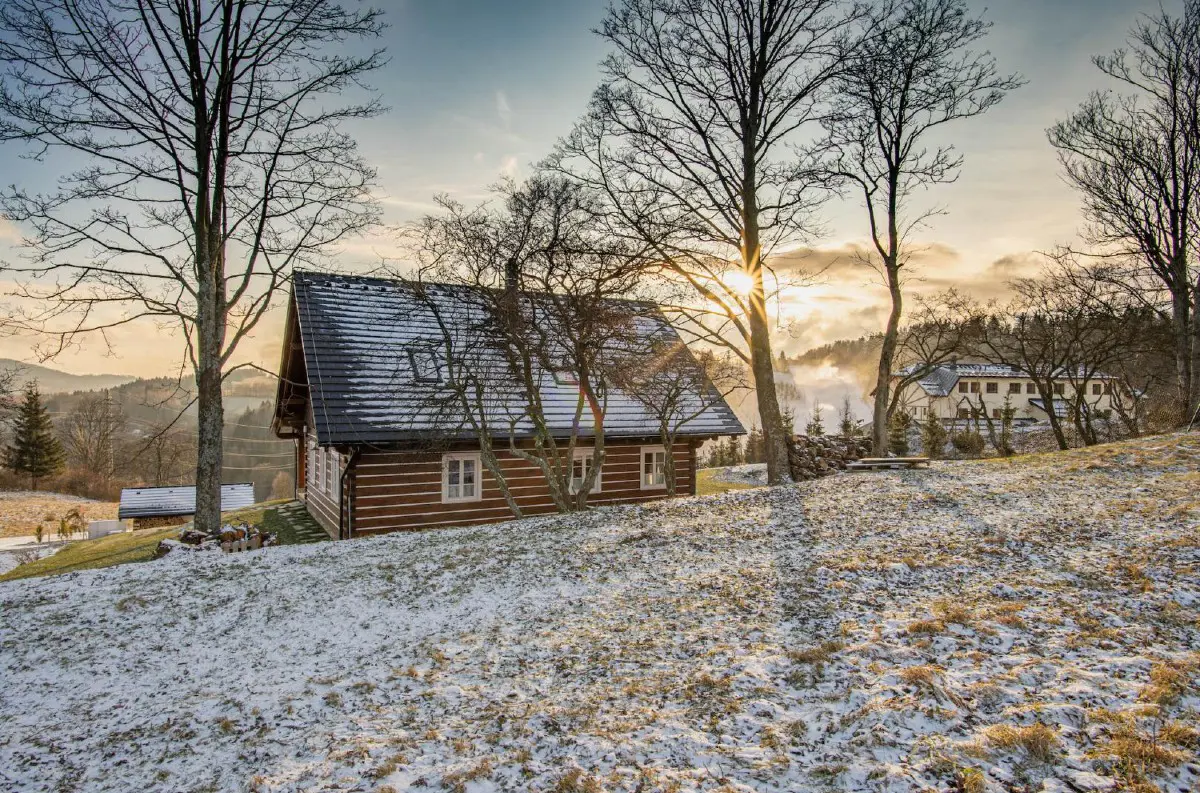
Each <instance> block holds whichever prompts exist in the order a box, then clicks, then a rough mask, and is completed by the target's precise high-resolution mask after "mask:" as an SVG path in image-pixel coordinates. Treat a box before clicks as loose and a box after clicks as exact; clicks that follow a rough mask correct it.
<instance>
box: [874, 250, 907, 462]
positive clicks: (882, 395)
mask: <svg viewBox="0 0 1200 793" xmlns="http://www.w3.org/2000/svg"><path fill="white" fill-rule="evenodd" d="M887 277H888V291H889V292H890V293H891V298H892V310H891V313H890V314H888V324H887V329H886V330H885V331H884V334H883V345H882V346H881V347H880V350H879V369H878V371H877V373H876V376H875V404H874V406H873V411H872V416H871V420H872V422H873V425H872V427H871V436H872V438H871V440H872V446H873V447H874V451H875V456H876V457H885V456H887V453H888V425H889V423H890V419H891V407H892V405H891V400H890V398H889V397H890V394H891V386H892V365H893V364H894V363H895V360H896V347H897V346H898V345H899V340H900V317H901V316H902V315H903V312H904V296H903V294H902V293H901V291H900V272H899V269H898V268H897V267H896V266H894V265H891V264H889V265H888V266H887Z"/></svg>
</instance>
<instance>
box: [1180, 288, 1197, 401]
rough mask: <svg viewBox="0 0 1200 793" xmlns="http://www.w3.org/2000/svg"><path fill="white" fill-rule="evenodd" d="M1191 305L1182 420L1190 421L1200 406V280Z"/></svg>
mask: <svg viewBox="0 0 1200 793" xmlns="http://www.w3.org/2000/svg"><path fill="white" fill-rule="evenodd" d="M1193 289H1194V294H1193V299H1192V304H1191V305H1190V306H1188V311H1189V312H1190V317H1189V318H1190V320H1191V326H1192V327H1191V339H1190V342H1191V359H1190V361H1189V364H1190V365H1189V368H1188V372H1187V375H1188V385H1189V386H1190V387H1189V389H1188V404H1187V415H1186V416H1184V419H1185V420H1187V421H1189V422H1190V421H1191V420H1192V418H1193V417H1194V416H1195V415H1196V411H1197V409H1198V406H1200V280H1197V282H1196V284H1195V286H1194V288H1193Z"/></svg>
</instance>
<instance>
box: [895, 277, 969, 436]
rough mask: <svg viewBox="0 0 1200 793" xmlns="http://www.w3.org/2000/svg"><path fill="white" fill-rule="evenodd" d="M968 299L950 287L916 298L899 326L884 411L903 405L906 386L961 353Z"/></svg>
mask: <svg viewBox="0 0 1200 793" xmlns="http://www.w3.org/2000/svg"><path fill="white" fill-rule="evenodd" d="M972 306H973V303H972V301H971V300H970V299H969V298H967V297H965V296H964V295H962V294H961V293H959V292H957V291H956V290H953V289H948V290H946V291H944V292H941V293H939V294H936V295H932V296H930V297H921V298H918V299H917V310H916V311H915V312H914V314H913V317H912V319H911V321H910V322H909V324H908V325H907V326H906V327H903V328H901V329H900V332H899V337H900V338H899V341H898V342H897V345H896V352H895V364H896V366H897V368H898V373H897V374H896V375H895V383H894V384H893V386H892V389H891V395H890V397H889V400H890V401H889V404H888V408H887V413H888V415H889V416H891V415H892V414H893V413H895V412H896V410H898V409H901V408H904V407H906V405H904V399H905V397H906V395H908V394H910V393H911V392H912V389H911V388H909V386H911V385H913V384H914V383H917V382H919V381H921V380H923V379H925V378H926V377H928V376H929V375H930V374H931V373H932V372H933V371H934V370H935V369H937V368H938V367H939V366H941V365H943V364H945V363H947V362H949V361H952V360H955V359H956V358H958V357H959V356H960V355H962V354H963V353H964V352H965V349H966V339H965V334H966V333H967V332H968V331H969V329H970V318H971V310H972Z"/></svg>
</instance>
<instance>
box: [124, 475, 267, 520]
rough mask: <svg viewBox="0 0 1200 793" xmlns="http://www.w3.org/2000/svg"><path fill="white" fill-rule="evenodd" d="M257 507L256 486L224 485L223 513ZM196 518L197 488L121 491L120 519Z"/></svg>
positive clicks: (139, 488) (125, 489) (127, 488)
mask: <svg viewBox="0 0 1200 793" xmlns="http://www.w3.org/2000/svg"><path fill="white" fill-rule="evenodd" d="M253 504H254V485H253V484H251V483H249V482H245V483H242V484H236V485H221V511H222V512H229V511H230V510H234V509H242V508H243V507H249V506H251V505H253ZM194 514H196V488H195V486H192V485H189V486H187V487H126V488H122V489H121V505H120V506H119V507H118V508H117V519H118V520H124V519H125V518H173V517H179V516H182V515H194Z"/></svg>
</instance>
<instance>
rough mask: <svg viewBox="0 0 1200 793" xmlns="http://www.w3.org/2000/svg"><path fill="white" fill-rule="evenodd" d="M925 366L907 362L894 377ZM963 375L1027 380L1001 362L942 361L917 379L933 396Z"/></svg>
mask: <svg viewBox="0 0 1200 793" xmlns="http://www.w3.org/2000/svg"><path fill="white" fill-rule="evenodd" d="M924 368H926V365H925V364H923V363H914V364H909V365H908V366H906V367H904V368H903V369H901V370H899V371H898V372H896V377H909V376H911V375H912V374H914V373H916V372H919V371H921V370H922V369H924ZM1067 374H1068V373H1067V371H1066V370H1065V369H1064V370H1059V372H1058V373H1056V374H1055V379H1062V378H1065V377H1067ZM1079 376H1080V377H1082V376H1083V370H1080V372H1079ZM963 377H994V378H996V379H997V380H1000V379H1004V378H1009V379H1017V380H1028V379H1029V375H1028V374H1027V373H1025V372H1022V371H1021V370H1020V369H1018V368H1017V367H1015V366H1010V365H1009V364H1003V363H944V364H939V365H938V366H935V367H934V368H933V369H932V370H930V371H929V372H928V373H927V374H926V375H924V376H923V377H921V379H920V380H918V381H917V385H919V386H920V387H921V388H922V390H924V391H925V393H927V394H929V395H930V396H933V397H944V396H949V395H950V394H951V393H952V392H953V391H954V387H955V386H956V385H958V381H959V379H961V378H963ZM1088 379H1089V380H1112V379H1114V378H1113V376H1112V375H1109V374H1105V373H1104V372H1092V373H1091V374H1089V375H1088Z"/></svg>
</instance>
